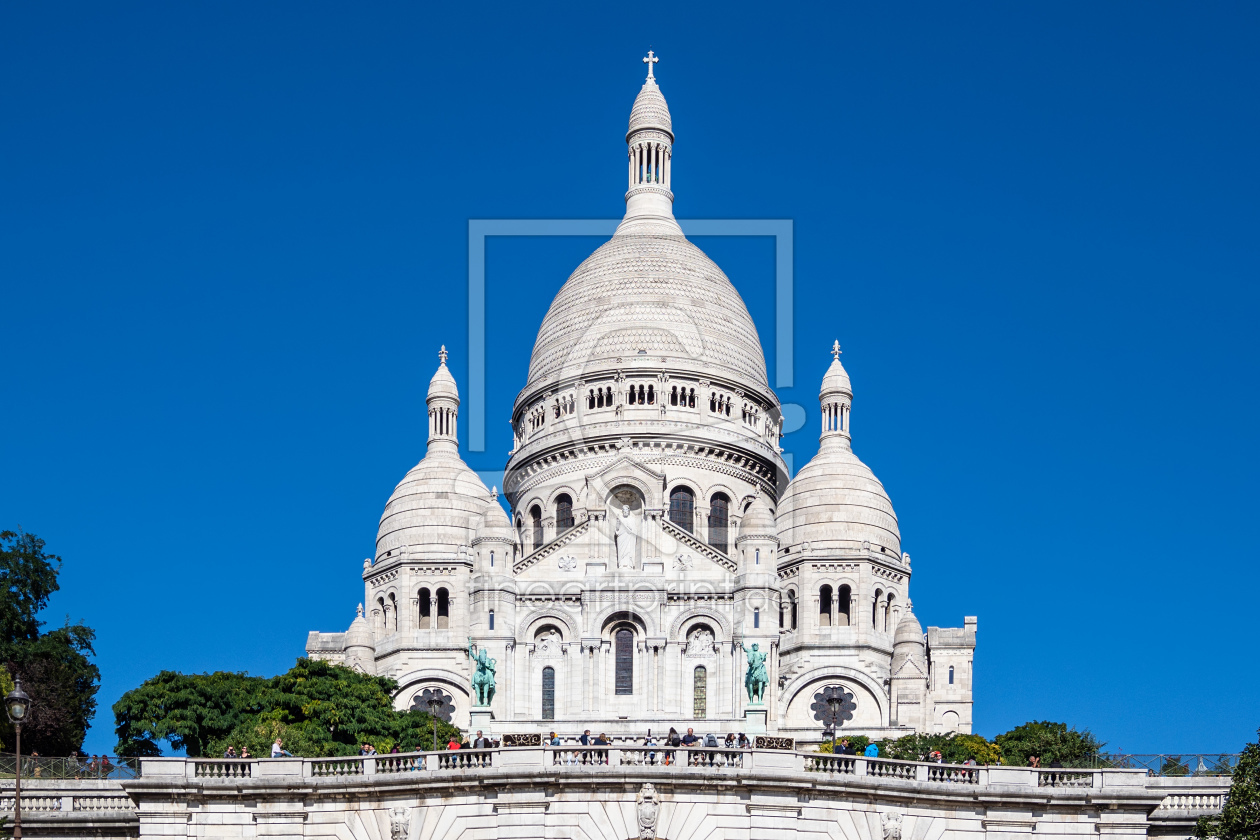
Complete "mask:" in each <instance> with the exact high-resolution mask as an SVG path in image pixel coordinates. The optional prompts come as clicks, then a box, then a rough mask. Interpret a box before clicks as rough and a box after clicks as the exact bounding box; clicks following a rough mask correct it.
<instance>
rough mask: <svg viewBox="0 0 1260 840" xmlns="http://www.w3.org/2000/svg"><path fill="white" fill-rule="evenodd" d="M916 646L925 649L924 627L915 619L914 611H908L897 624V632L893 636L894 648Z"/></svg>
mask: <svg viewBox="0 0 1260 840" xmlns="http://www.w3.org/2000/svg"><path fill="white" fill-rule="evenodd" d="M904 644H914V645H918V646H919V647H923V626H922V625H921V624H919V619H917V618H915V616H914V611H913V610H910V609H907V610H906V614H905V615H904V616H902V617H901V621H899V622H897V631H896V633H894V634H893V646H894V647H896V646H897V645H904Z"/></svg>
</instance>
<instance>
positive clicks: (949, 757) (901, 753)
mask: <svg viewBox="0 0 1260 840" xmlns="http://www.w3.org/2000/svg"><path fill="white" fill-rule="evenodd" d="M877 743H878V744H879V754H880V755H881V756H883V757H884V758H896V759H900V760H902V761H929V760H931V755H932V753H933V752H937V751H939V752H940V754H941V760H942V761H943V762H945V763H946V764H962V763H964V762H966V761H968V760H974V761H975V762H976V763H977V764H1000V763H1002V750H1001V749H1000V748H999V747H998V745H997V744H995V743H993V742H992V741H988V740H986V739H985V738H984V737H983V736H980V735H961V734H959V733H956V732H948V733H934V734H927V733H918V734H913V735H903V736H902V737H900V738H897V739H895V740H894V739H891V738H888V739H885V740H883V741H879V742H877Z"/></svg>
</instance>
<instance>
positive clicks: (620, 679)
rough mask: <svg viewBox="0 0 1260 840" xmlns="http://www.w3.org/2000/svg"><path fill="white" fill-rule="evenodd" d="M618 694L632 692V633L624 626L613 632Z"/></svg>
mask: <svg viewBox="0 0 1260 840" xmlns="http://www.w3.org/2000/svg"><path fill="white" fill-rule="evenodd" d="M613 655H614V657H615V659H616V664H615V668H616V686H617V688H616V690H617V693H618V694H634V633H632V632H631V631H630V630H627V629H625V628H624V627H623V628H622V629H620V630H618V631H617V632H616V633H614V634H613Z"/></svg>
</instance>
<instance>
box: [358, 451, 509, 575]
mask: <svg viewBox="0 0 1260 840" xmlns="http://www.w3.org/2000/svg"><path fill="white" fill-rule="evenodd" d="M489 502H490V490H489V488H487V487H486V485H485V484H484V483H483V482H482V481H481V479H480V478H479V477H478V476H477V474H476V473H475V472H473V471H472V470H471V469H469V467H468V465H467V464H465V463H464V462H463V461H462V460H460V458H459V457H458V456H454V457H451V456H450V454H449V453H446V452H444V451H439V452H430V453H429V454H428V455H426V456H425V457H424V459H423V460H422V461H421V462H420V463H418V464H416V465H415V466H414V467H412V468H411V469H410V470H409V471H408V472H407V474H406V475H405V476H403V480H402V481H400V482H399V483H398V486H397V487H396V488H394V492H393V494H392V495H390V497H389V501H388V502H387V503H386V505H385V512H384V513H383V514H382V515H381V524H380V527H379V528H378V529H377V532H376V562H377V563H380V562H381V561H382V560H385V559H392V558H394V557H399V556H411V557H421V556H437V557H446V558H452V557H455V556H456V555H457V554H458V553H459V550H460V548H461V547H463V546H469V545H472V541H473V537H475V536H476V528H477V525H478V524H479V522H480V521H481V518H482V512H483V511H484V510H485V509H486V505H487V504H489Z"/></svg>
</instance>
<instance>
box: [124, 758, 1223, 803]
mask: <svg viewBox="0 0 1260 840" xmlns="http://www.w3.org/2000/svg"><path fill="white" fill-rule="evenodd" d="M632 768H642V769H644V770H652V771H654V772H660V773H665V774H669V773H688V772H692V771H695V770H701V771H704V772H708V773H712V772H720V773H724V774H737V773H746V772H769V773H773V774H775V775H778V776H793V775H797V774H799V775H800V776H801V778H802V780H803V781H808V780H810V779H813V780H820V779H834V780H837V781H844V780H846V779H854V780H863V779H864V780H869V781H867V782H866V783H867V784H870V783H874V784H889V783H893V784H896V783H914V784H922V785H927V786H929V787H934V788H935V787H939V788H941V789H942V790H944V789H949V788H958V787H964V786H965V787H972V788H974V787H984V786H987V785H1000V786H1003V787H1012V786H1014V787H1026V788H1032V789H1041V790H1044V791H1046V792H1047V793H1049V792H1050V791H1054V790H1065V791H1071V790H1082V791H1096V790H1100V789H1102V788H1103V787H1114V786H1117V785H1120V786H1126V787H1134V786H1148V787H1149V786H1152V785H1157V783H1158V784H1161V785H1162V784H1164V783H1167V782H1168V781H1169V780H1162V779H1157V778H1155V777H1148V776H1147V773H1146V772H1145V771H1144V770H1083V769H1070V770H1059V769H1055V770H1046V769H1035V768H1029V767H977V766H971V765H961V764H934V763H928V762H919V761H897V760H894V759H887V758H868V757H865V756H843V755H840V756H837V755H830V754H826V753H805V752H790V751H786V750H758V749H730V748H726V747H717V748H713V747H707V748H706V747H691V748H688V747H669V746H643V745H641V744H632V743H627V742H621V743H610V744H602V745H599V746H581V745H579V744H564V745H562V746H559V747H551V746H536V747H502V748H494V749H484V750H450V751H447V750H441V751H437V752H420V753H402V754H397V753H395V754H392V755H377V756H355V757H350V758H279V759H255V760H252V761H242V760H239V759H204V758H197V759H182V758H148V759H143V760H142V773H141V776H142V778H144V779H160V778H163V777H166V778H170V777H183V778H189V779H196V780H198V781H205V782H207V783H213V782H215V781H218V780H222V781H224V782H233V781H235V780H239V779H266V778H274V777H280V776H290V777H292V776H299V777H303V778H311V779H328V780H330V781H331V780H334V779H347V780H349V779H359V778H361V779H364V780H365V781H366V780H367V779H369V778H381V779H385V778H388V777H393V776H402V775H405V776H411V777H423V778H440V777H441V776H444V775H450V774H455V775H460V776H463V775H466V774H469V773H476V772H478V771H482V770H486V769H494V770H496V771H507V772H512V771H520V772H522V773H537V772H539V771H541V770H544V769H545V770H546V771H550V772H559V773H579V774H581V773H598V772H603V771H605V770H614V769H632ZM1175 781H1176V782H1178V783H1184V781H1183V780H1175ZM1214 784H1215V787H1214V788H1213V789H1212V790H1210V791H1204V792H1202V793H1203V795H1206V796H1209V797H1210V796H1217V797H1218V799H1219V796H1220V795H1221V794H1222V793H1223V792H1224V790H1225V788H1226V787H1227V785H1225V786H1222V784H1221V783H1220V782H1219V781H1217V782H1214ZM1169 793H1170V794H1174V793H1175V792H1174V791H1169ZM1199 795H1200V792H1199V791H1193V792H1192V791H1186V792H1185V794H1184V795H1182V794H1180V793H1178V794H1177V795H1176V796H1170V797H1169V798H1168V801H1170V802H1171V801H1174V800H1175V801H1177V802H1180V801H1181V799H1185V800H1186V801H1187V802H1189V801H1191V798H1192V797H1195V796H1199ZM1178 796H1180V798H1178ZM1193 801H1195V802H1199V800H1198V799H1195V800H1193ZM1202 801H1203V802H1208V801H1209V800H1206V799H1205V800H1202ZM1213 801H1214V800H1213ZM1167 807H1168V808H1169V809H1172V808H1174V806H1173V805H1169V806H1167Z"/></svg>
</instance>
